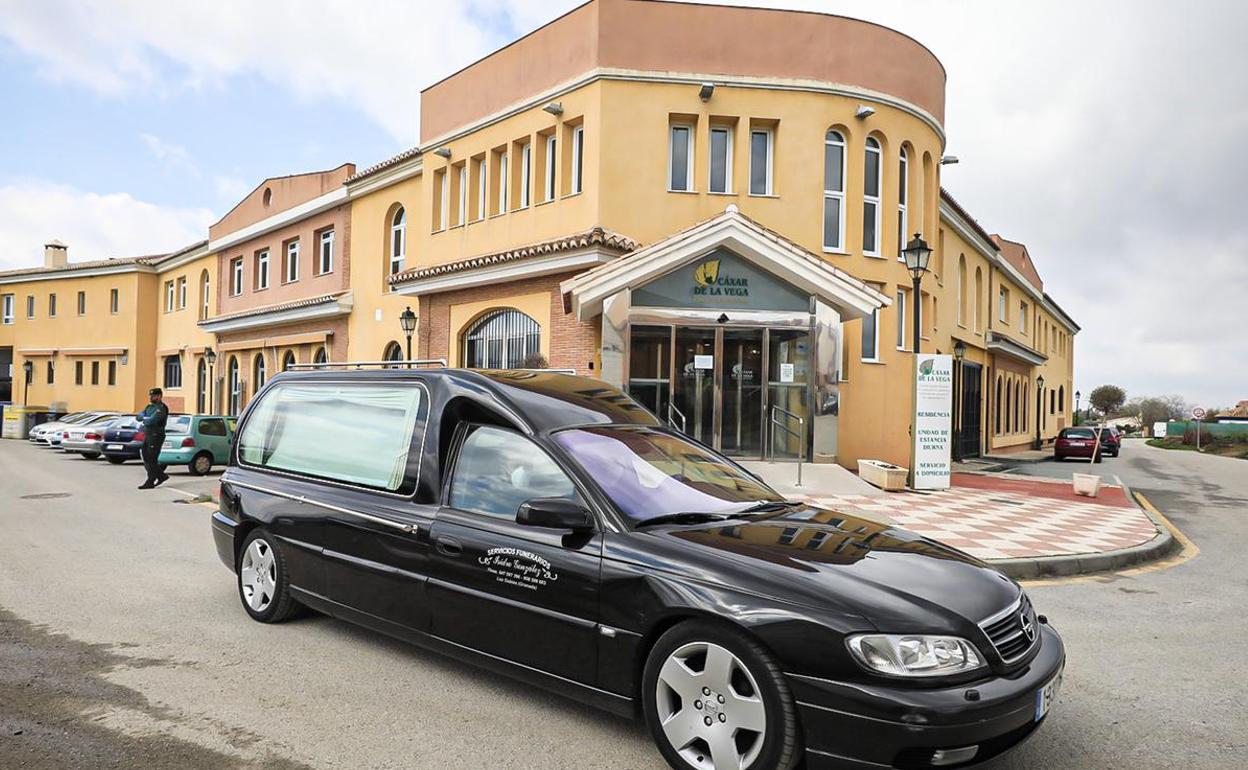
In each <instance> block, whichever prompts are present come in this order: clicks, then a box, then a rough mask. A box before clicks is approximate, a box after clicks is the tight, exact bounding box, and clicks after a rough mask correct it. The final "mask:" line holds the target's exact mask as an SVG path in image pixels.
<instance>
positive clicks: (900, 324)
mask: <svg viewBox="0 0 1248 770" xmlns="http://www.w3.org/2000/svg"><path fill="white" fill-rule="evenodd" d="M897 349H898V350H905V349H906V293H905V292H904V291H902V290H900V289H898V290H897Z"/></svg>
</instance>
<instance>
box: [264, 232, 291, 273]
mask: <svg viewBox="0 0 1248 770" xmlns="http://www.w3.org/2000/svg"><path fill="white" fill-rule="evenodd" d="M265 256H266V258H267V256H268V252H265ZM285 264H286V270H285V273H286V275H285V278H284V280H285V282H286V283H294V282H295V281H297V280H299V239H298V238H296V239H294V240H291V241H287V242H286V263H285Z"/></svg>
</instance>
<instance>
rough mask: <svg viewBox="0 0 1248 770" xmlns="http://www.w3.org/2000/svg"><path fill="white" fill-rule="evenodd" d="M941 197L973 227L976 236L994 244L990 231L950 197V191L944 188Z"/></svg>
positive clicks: (941, 189)
mask: <svg viewBox="0 0 1248 770" xmlns="http://www.w3.org/2000/svg"><path fill="white" fill-rule="evenodd" d="M940 197H942V198H944V199H945V200H946V201H947V202H948V203H949V205H950V206H951V207H953V210H954V211H956V212H958V215H959V216H961V217H962V218H963V219H965V220H966V221H967V223H968V224H969V225H970V226H971V229H972V230H974V231H975V234H976V235H978V236H979V237H980V238H983V239H984V240H985V241H987V242H988V243H993V240H992V236H991V235H990V234H989V233H988V231H987V230H985V229H984V228H983V226H982V225H980V224H979V222H977V221H975V217H973V216H971V215H970V213H968V212H967V210H966V209H964V208H962V204H961V203H958V201H957V199H955V198H954V197H953V196H952V195H950V194H949V191H948V190H946V189H945V188H943V187H942V188H940ZM994 245H995V244H994Z"/></svg>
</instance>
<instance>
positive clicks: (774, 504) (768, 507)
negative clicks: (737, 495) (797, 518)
mask: <svg viewBox="0 0 1248 770" xmlns="http://www.w3.org/2000/svg"><path fill="white" fill-rule="evenodd" d="M803 505H805V503H799V502H796V501H794V500H764V501H763V502H761V503H755V504H754V505H751V506H750V507H749V508H743V509H741V510H739V511H737V515H738V516H740V515H741V514H745V513H774V512H776V511H787V510H789V509H790V508H798V507H801V506H803Z"/></svg>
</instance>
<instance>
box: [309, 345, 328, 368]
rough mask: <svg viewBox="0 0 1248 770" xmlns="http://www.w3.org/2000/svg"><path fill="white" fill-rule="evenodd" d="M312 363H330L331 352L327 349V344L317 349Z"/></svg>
mask: <svg viewBox="0 0 1248 770" xmlns="http://www.w3.org/2000/svg"><path fill="white" fill-rule="evenodd" d="M312 363H314V364H327V363H329V353H328V352H327V351H326V350H325V346H324V345H322V346H321V347H319V348H317V349H316V353H315V354H314V355H313V356H312Z"/></svg>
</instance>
